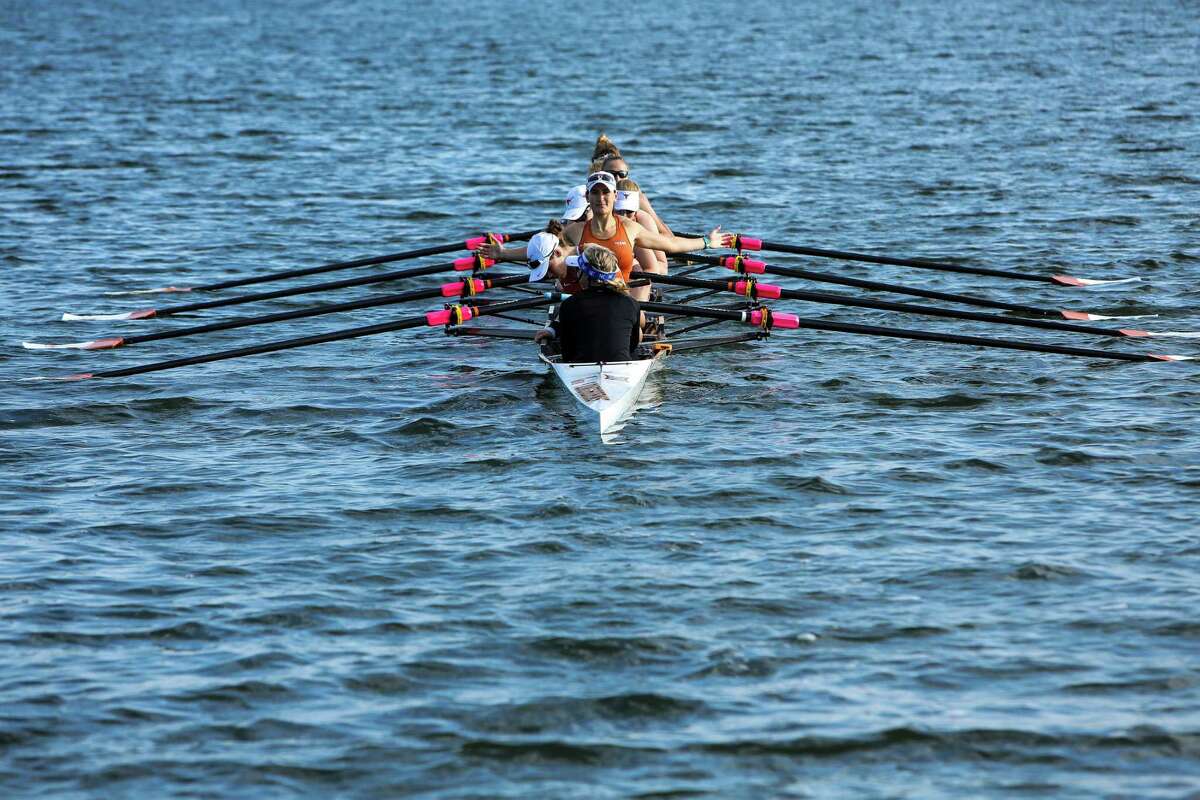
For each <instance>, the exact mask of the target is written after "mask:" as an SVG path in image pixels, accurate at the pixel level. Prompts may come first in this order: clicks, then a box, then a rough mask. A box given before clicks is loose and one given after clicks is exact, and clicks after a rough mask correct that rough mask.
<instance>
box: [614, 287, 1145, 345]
mask: <svg viewBox="0 0 1200 800" xmlns="http://www.w3.org/2000/svg"><path fill="white" fill-rule="evenodd" d="M632 276H633V277H647V278H650V279H652V280H653V281H655V282H657V283H666V284H671V285H675V286H691V287H695V288H698V289H717V290H722V291H729V290H730V284H731V283H734V281H708V280H701V279H699V278H676V277H674V276H669V275H656V274H653V273H649V272H638V271H636V270H635V271H634V272H633V273H632ZM779 296H780V297H781V298H783V299H786V300H805V301H808V302H810V303H824V304H825V305H835V306H854V307H856V308H874V309H878V310H880V311H898V312H900V313H902V314H922V315H924V316H929V317H944V318H947V319H965V320H973V321H976V322H987V323H991V324H994V325H1013V326H1017V327H1023V328H1039V329H1041V330H1048V331H1067V332H1069V333H1085V334H1090V335H1092V336H1120V337H1123V336H1125V335H1126V334H1125V333H1124V332H1123V331H1121V330H1120V329H1118V328H1098V327H1094V326H1091V325H1077V324H1074V323H1071V322H1055V321H1054V320H1048V319H1023V318H1021V317H1005V316H1001V315H999V314H985V313H982V312H979V311H958V310H956V309H952V308H937V307H935V306H921V305H915V304H913V303H893V302H891V301H889V300H873V299H871V298H869V297H851V296H850V295H845V294H834V293H832V292H808V291H804V290H801V289H782V288H781V289H780V290H779Z"/></svg>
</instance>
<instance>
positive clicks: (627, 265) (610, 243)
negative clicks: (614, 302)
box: [579, 217, 637, 283]
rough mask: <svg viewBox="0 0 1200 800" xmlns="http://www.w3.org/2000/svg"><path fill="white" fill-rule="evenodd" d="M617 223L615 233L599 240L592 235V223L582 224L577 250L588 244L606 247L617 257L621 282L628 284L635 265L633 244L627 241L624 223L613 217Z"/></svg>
mask: <svg viewBox="0 0 1200 800" xmlns="http://www.w3.org/2000/svg"><path fill="white" fill-rule="evenodd" d="M613 219H615V220H616V222H617V230H616V232H615V233H614V234H613V235H612V236H610V237H608V238H607V239H601V238H600V237H599V236H597V235H596V234H594V233H592V223H591V222H590V221H589V222H585V223H583V235H582V236H580V237H579V249H580V251H582V250H583V248H584V247H586V246H587V245H589V244H598V245H600V246H601V247H607V248H608V249H609V250H612V251H613V255H615V256H616V257H617V265H618V266H619V267H620V271H621V280H623V281H625V282H626V283H628V282H629V273H631V272H633V267H634V265H635V264H637V259H635V258H634V257H633V244H632V243H631V242H630V241H629V234H628V233H626V231H625V223H624V222H623V221H622V220H621V218H620V217H613Z"/></svg>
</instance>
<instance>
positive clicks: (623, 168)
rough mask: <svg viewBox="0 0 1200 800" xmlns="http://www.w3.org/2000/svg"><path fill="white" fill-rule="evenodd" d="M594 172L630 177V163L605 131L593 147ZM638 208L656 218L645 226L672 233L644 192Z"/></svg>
mask: <svg viewBox="0 0 1200 800" xmlns="http://www.w3.org/2000/svg"><path fill="white" fill-rule="evenodd" d="M591 171H592V172H607V173H609V174H611V175H612V176H613V177H614V178H616V179H617V180H618V181H621V180H623V179H625V178H628V177H629V164H628V163H627V162H626V161H625V158H624V157H623V156H622V155H621V150H620V148H618V147H617V145H616V143H615V142H613V140H612V139H610V138H608V137H607V136H606V135H604V134H603V133H602V134H600V136H599V137H597V138H596V146H595V147H593V148H592V169H591ZM638 208H640V209H641V210H642V211H645V212H646V213H647V214H649V215H650V216H651V217H652V218H653V219H654V224H653V225H646V223H644V222H643V223H642V225H643V226H645V227H647V228H649V229H650V230H653V231H658V232H659V233H661V234H662V235H664V236H670V235H672V231H671V229H670V228H668V227H667V224H666V223H665V222H663V221H662V219H661V218H660V217H659V216H658V212H656V211H655V210H654V206H652V205H650V198H649V197H647V196H646V193H645V192H642V193H641V195H639V197H638Z"/></svg>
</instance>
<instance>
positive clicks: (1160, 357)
mask: <svg viewBox="0 0 1200 800" xmlns="http://www.w3.org/2000/svg"><path fill="white" fill-rule="evenodd" d="M1146 355H1148V356H1150V357H1151V358H1157V359H1158V360H1159V361H1195V360H1197V359H1200V356H1169V355H1163V354H1160V353H1147V354H1146Z"/></svg>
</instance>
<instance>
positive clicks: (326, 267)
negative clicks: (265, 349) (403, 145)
mask: <svg viewBox="0 0 1200 800" xmlns="http://www.w3.org/2000/svg"><path fill="white" fill-rule="evenodd" d="M535 233H537V231H523V232H521V233H511V234H498V235H500V236H503V238H504V241H506V242H507V241H522V240H524V239H528V238H529V237H531V236H533V234H535ZM470 242H471V240H470V239H468V240H465V241H462V240H460V241H457V242H451V243H449V244H442V245H434V246H432V247H422V248H420V249H419V250H408V251H406V252H403V253H389V254H388V255H383V256H373V257H370V258H358V259H354V260H353V261H337V262H334V263H331V264H322V265H320V266H317V267H301V268H299V269H289V270H284V271H283V272H270V273H267V274H265V275H251V276H249V277H246V278H233V279H231V280H227V281H219V282H217V283H209V284H205V285H204V286H194V287H192V291H194V292H197V291H199V292H212V291H218V290H220V289H233V288H235V287H238V286H249V285H251V284H254V283H267V282H269V281H280V280H284V279H286V278H300V277H303V276H305V275H319V274H321V273H323V272H336V271H337V270H343V269H353V268H355V267H369V266H372V265H374V264H388V263H391V262H393V261H405V260H408V259H411V258H424V257H425V256H436V255H441V254H442V253H453V252H454V251H456V250H466V249H469V245H470Z"/></svg>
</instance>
